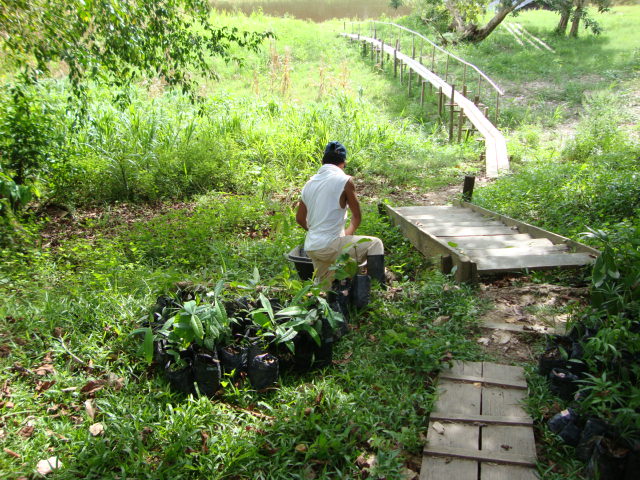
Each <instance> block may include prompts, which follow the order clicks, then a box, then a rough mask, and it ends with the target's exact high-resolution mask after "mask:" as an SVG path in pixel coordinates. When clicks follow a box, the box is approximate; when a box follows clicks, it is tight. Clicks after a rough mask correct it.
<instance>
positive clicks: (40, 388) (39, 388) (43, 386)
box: [36, 380, 56, 393]
mask: <svg viewBox="0 0 640 480" xmlns="http://www.w3.org/2000/svg"><path fill="white" fill-rule="evenodd" d="M55 384H56V381H55V380H47V381H44V382H43V381H40V380H38V381H37V382H36V393H41V392H44V391H45V390H49V389H50V388H51V387H53V386H54V385H55Z"/></svg>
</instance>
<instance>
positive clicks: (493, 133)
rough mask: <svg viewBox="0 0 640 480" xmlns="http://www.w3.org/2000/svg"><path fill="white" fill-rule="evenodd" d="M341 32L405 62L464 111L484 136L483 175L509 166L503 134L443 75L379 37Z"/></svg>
mask: <svg viewBox="0 0 640 480" xmlns="http://www.w3.org/2000/svg"><path fill="white" fill-rule="evenodd" d="M342 35H343V36H344V37H347V38H349V39H351V40H356V41H359V42H366V43H368V44H371V45H372V48H375V49H377V50H378V51H381V52H383V53H385V54H387V55H389V57H392V58H396V59H397V60H398V61H400V62H402V63H403V64H405V65H407V68H409V69H411V70H412V71H414V72H415V73H416V74H417V75H418V76H419V77H421V78H422V79H423V80H424V81H426V82H429V83H430V84H431V85H433V86H434V88H435V89H436V90H439V89H442V93H443V95H445V96H446V97H447V98H448V99H449V101H450V102H453V103H455V104H456V105H458V107H460V109H461V110H462V111H463V113H464V115H465V116H466V117H467V118H468V119H469V121H470V122H471V123H472V124H473V126H474V127H475V128H476V129H477V130H478V132H480V134H481V135H482V136H483V137H484V140H485V148H486V152H485V163H486V167H485V170H486V174H487V176H488V177H497V176H498V175H499V174H500V173H501V172H506V171H508V170H509V156H508V154H507V142H506V140H505V138H504V135H502V133H500V131H499V130H498V129H497V128H496V127H495V126H494V125H493V124H492V123H491V122H490V121H489V119H488V118H487V117H485V115H484V114H483V113H482V111H481V110H480V108H479V107H478V106H477V105H476V104H475V103H474V102H473V101H472V100H469V99H468V98H467V97H465V96H464V95H463V94H462V93H461V92H459V91H457V90H455V89H454V88H453V87H452V86H451V85H450V84H448V83H447V82H446V81H445V80H444V79H442V78H440V77H439V76H438V75H436V74H435V73H433V72H432V71H431V70H429V69H428V68H427V67H425V66H424V65H423V64H422V63H420V62H419V61H418V60H415V59H413V58H411V56H409V55H406V54H404V53H402V52H400V51H399V50H396V49H395V47H394V46H392V45H387V44H385V43H384V42H383V41H382V40H379V39H376V38H371V37H367V36H364V35H360V34H355V33H343V34H342Z"/></svg>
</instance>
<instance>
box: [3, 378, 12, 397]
mask: <svg viewBox="0 0 640 480" xmlns="http://www.w3.org/2000/svg"><path fill="white" fill-rule="evenodd" d="M10 396H11V388H10V387H9V380H7V381H5V382H4V383H3V384H2V390H0V398H9V397H10Z"/></svg>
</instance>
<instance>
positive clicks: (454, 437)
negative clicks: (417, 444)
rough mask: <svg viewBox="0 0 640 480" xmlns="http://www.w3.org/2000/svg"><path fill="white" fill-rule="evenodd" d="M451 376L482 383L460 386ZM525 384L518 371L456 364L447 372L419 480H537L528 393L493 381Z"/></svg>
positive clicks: (480, 364) (486, 364)
mask: <svg viewBox="0 0 640 480" xmlns="http://www.w3.org/2000/svg"><path fill="white" fill-rule="evenodd" d="M449 378H456V379H460V378H464V379H469V380H474V379H478V380H480V381H479V382H475V383H458V382H457V380H451V379H449ZM491 379H494V380H496V381H499V382H501V383H504V384H513V385H517V386H521V385H523V384H524V385H526V381H525V378H524V371H523V369H522V368H520V367H513V366H508V365H497V364H493V363H490V362H453V364H452V365H451V368H449V369H445V370H443V372H442V373H441V375H440V379H439V383H438V392H439V394H440V395H439V397H438V400H437V403H436V405H435V407H434V410H433V412H432V414H431V418H430V419H429V430H428V433H427V443H426V445H425V449H424V453H423V460H422V469H421V472H420V479H421V480H427V479H428V480H457V479H462V480H465V479H469V480H533V479H535V478H537V477H536V473H535V469H534V468H532V467H534V466H535V463H536V451H535V441H534V438H533V430H532V428H531V427H532V424H533V420H532V419H531V417H529V416H528V415H526V413H525V412H524V410H523V409H522V401H523V399H524V398H525V397H526V391H525V390H523V389H522V388H512V387H498V386H493V385H491V384H490V383H491V382H489V381H487V380H491Z"/></svg>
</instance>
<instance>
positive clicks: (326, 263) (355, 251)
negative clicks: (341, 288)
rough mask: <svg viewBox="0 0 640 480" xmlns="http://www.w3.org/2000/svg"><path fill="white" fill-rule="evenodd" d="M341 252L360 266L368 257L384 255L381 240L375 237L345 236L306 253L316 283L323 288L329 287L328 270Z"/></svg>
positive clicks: (329, 273)
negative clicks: (311, 263)
mask: <svg viewBox="0 0 640 480" xmlns="http://www.w3.org/2000/svg"><path fill="white" fill-rule="evenodd" d="M343 252H344V253H348V254H349V256H350V257H351V258H353V259H354V260H355V261H356V262H358V265H360V264H361V263H362V262H364V261H365V260H366V258H367V256H369V255H384V245H383V244H382V240H380V239H379V238H376V237H365V236H361V235H346V236H344V237H338V238H336V239H335V240H334V241H333V242H331V244H329V246H328V247H326V248H321V249H320V250H313V251H307V255H309V258H310V259H311V261H312V262H313V268H314V269H315V274H316V276H315V281H316V283H318V284H319V283H321V284H322V286H323V287H324V288H329V287H330V286H331V282H332V281H333V270H329V267H331V265H333V262H335V261H336V259H337V258H338V256H340V254H341V253H343Z"/></svg>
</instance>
